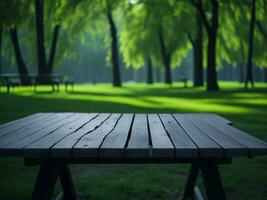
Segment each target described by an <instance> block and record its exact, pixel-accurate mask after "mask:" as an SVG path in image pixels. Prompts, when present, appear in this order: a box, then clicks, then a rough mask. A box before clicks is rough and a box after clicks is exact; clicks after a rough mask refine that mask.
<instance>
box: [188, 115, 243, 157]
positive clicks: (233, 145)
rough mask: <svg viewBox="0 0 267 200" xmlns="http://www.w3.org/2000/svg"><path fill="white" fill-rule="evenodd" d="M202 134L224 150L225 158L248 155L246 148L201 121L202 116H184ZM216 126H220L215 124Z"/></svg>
mask: <svg viewBox="0 0 267 200" xmlns="http://www.w3.org/2000/svg"><path fill="white" fill-rule="evenodd" d="M186 116H187V118H188V119H189V120H191V121H192V122H193V124H195V125H196V126H197V127H198V128H199V129H200V130H201V131H202V132H204V133H205V134H206V135H207V136H208V137H209V138H211V139H212V140H213V141H214V142H216V143H217V144H218V145H220V146H221V147H222V148H223V149H224V153H225V156H226V157H234V156H244V155H248V151H247V148H246V147H245V146H244V145H242V144H240V143H239V142H238V141H236V140H233V139H232V138H231V137H229V136H228V135H225V134H223V133H222V132H221V131H220V130H218V129H216V128H214V127H213V126H211V125H210V124H209V123H205V121H203V119H202V116H196V115H186ZM217 123H218V124H221V123H219V122H217Z"/></svg>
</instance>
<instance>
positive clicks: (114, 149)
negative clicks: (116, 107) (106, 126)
mask: <svg viewBox="0 0 267 200" xmlns="http://www.w3.org/2000/svg"><path fill="white" fill-rule="evenodd" d="M133 117H134V115H133V114H123V115H122V117H121V118H120V119H119V121H118V123H117V125H116V127H115V128H114V129H113V130H112V131H111V132H110V133H109V134H108V135H107V136H106V137H105V139H104V141H103V143H102V144H101V146H100V148H99V157H111V158H112V157H118V158H120V157H123V156H124V147H125V145H126V141H127V138H128V134H129V132H130V129H131V125H132V121H133Z"/></svg>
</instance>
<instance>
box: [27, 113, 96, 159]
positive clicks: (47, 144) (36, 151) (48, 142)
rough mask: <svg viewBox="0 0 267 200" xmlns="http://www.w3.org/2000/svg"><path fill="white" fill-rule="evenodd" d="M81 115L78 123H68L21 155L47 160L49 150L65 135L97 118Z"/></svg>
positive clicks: (29, 147)
mask: <svg viewBox="0 0 267 200" xmlns="http://www.w3.org/2000/svg"><path fill="white" fill-rule="evenodd" d="M80 115H83V116H82V117H81V118H80V119H79V120H78V121H75V122H72V123H69V124H67V125H65V126H63V127H61V128H59V129H57V130H56V131H54V132H52V133H50V134H48V135H46V136H45V137H42V138H40V139H39V140H37V141H35V142H34V143H32V144H31V145H29V146H27V147H25V148H24V149H23V155H24V156H25V157H30V158H47V157H48V156H49V151H50V148H51V147H52V146H53V145H55V144H56V143H57V142H59V141H60V140H62V139H63V138H64V137H66V136H67V135H69V134H71V133H73V132H75V131H77V130H78V129H80V128H81V127H82V126H84V125H85V124H87V123H88V122H89V121H91V120H92V119H93V118H95V117H96V116H97V114H96V113H90V114H80Z"/></svg>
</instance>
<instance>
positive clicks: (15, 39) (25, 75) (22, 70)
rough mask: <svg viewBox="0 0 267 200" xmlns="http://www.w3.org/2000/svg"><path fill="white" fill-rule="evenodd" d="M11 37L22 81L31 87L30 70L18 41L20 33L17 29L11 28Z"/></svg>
mask: <svg viewBox="0 0 267 200" xmlns="http://www.w3.org/2000/svg"><path fill="white" fill-rule="evenodd" d="M10 37H11V40H12V44H13V48H14V52H15V55H16V62H17V67H18V71H19V75H20V81H21V84H22V85H31V79H30V77H29V76H28V70H27V67H26V64H25V62H24V60H23V58H22V55H21V49H20V45H19V41H18V33H17V28H16V27H10Z"/></svg>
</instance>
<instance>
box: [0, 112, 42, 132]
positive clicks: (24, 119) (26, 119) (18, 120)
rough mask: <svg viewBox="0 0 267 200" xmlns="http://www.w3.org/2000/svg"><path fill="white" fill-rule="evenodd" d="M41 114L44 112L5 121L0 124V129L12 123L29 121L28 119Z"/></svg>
mask: <svg viewBox="0 0 267 200" xmlns="http://www.w3.org/2000/svg"><path fill="white" fill-rule="evenodd" d="M43 114H44V113H35V114H32V115H28V116H26V117H22V118H20V119H16V120H13V121H11V122H6V123H4V124H1V125H0V129H2V128H5V127H8V126H12V125H14V124H16V123H20V122H26V121H29V120H31V119H34V118H37V117H39V116H41V115H43Z"/></svg>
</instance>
